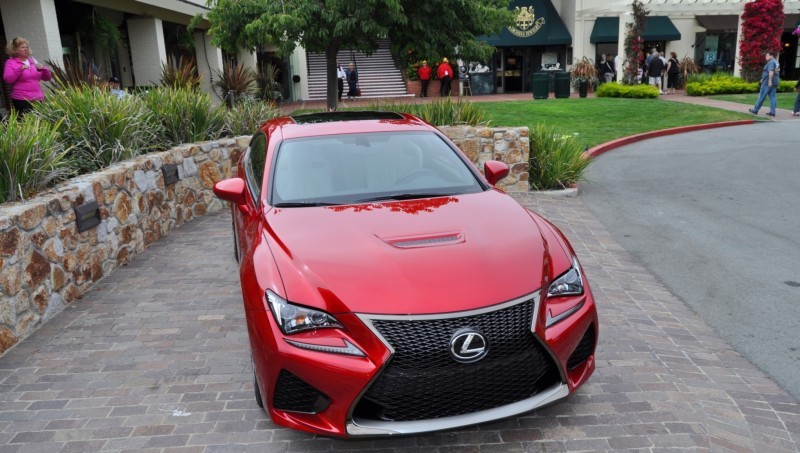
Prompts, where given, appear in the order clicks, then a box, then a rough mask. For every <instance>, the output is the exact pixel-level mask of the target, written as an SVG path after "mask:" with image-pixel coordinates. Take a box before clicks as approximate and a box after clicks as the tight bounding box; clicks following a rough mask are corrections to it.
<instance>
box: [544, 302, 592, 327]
mask: <svg viewBox="0 0 800 453" xmlns="http://www.w3.org/2000/svg"><path fill="white" fill-rule="evenodd" d="M585 303H586V298H585V297H584V298H583V299H581V301H580V303H578V305H575V306H574V307H572V308H570V309H569V310H567V311H565V312H564V313H561V314H560V315H558V316H552V315H551V314H550V310H547V322H545V325H544V327H545V328H547V327H550V326H552V325H554V324H558V323H559V322H561V321H563V320H565V319H567V318H569V317H570V316H572V315H574V314H575V313H577V312H578V310H580V309H581V308H583V305H584V304H585Z"/></svg>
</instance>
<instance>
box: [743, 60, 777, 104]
mask: <svg viewBox="0 0 800 453" xmlns="http://www.w3.org/2000/svg"><path fill="white" fill-rule="evenodd" d="M776 55H777V53H776V52H774V51H769V52H767V53H766V55H764V59H766V60H767V63H766V64H765V65H764V70H763V71H762V72H761V91H759V93H758V99H756V104H755V105H754V106H753V108H751V109H748V110H747V111H748V112H750V113H752V114H753V115H758V110H759V109H760V108H761V105H762V104H764V99H766V98H767V96H769V112H767V115H769V116H775V109H776V108H777V104H778V99H777V96H776V93H777V91H778V83H779V82H780V77H779V76H778V62H777V61H776V60H775V56H776Z"/></svg>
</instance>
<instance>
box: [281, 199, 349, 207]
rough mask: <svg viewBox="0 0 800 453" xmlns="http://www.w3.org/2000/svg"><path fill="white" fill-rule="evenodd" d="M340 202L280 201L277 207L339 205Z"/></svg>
mask: <svg viewBox="0 0 800 453" xmlns="http://www.w3.org/2000/svg"><path fill="white" fill-rule="evenodd" d="M339 204H340V203H325V202H322V201H290V202H286V203H278V204H276V205H275V206H274V207H276V208H310V207H314V206H339Z"/></svg>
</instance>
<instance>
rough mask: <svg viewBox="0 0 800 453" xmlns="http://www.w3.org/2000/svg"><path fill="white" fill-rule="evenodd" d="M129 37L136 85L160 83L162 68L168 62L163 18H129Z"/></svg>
mask: <svg viewBox="0 0 800 453" xmlns="http://www.w3.org/2000/svg"><path fill="white" fill-rule="evenodd" d="M128 39H129V41H130V46H131V60H133V78H134V81H135V83H136V86H148V85H151V86H152V85H158V84H159V83H160V81H161V68H162V66H163V65H164V64H166V62H167V47H166V45H165V44H164V26H163V24H162V22H161V19H156V18H153V17H132V18H130V19H128Z"/></svg>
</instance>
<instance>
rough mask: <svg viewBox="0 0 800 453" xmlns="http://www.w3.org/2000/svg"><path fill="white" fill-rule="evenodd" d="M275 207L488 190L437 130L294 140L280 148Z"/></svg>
mask: <svg viewBox="0 0 800 453" xmlns="http://www.w3.org/2000/svg"><path fill="white" fill-rule="evenodd" d="M272 181H273V182H272V187H273V190H272V197H271V198H272V199H271V204H272V205H273V206H284V207H295V206H297V207H302V206H321V205H331V204H351V203H361V202H369V201H378V200H407V199H412V198H425V197H433V196H449V195H458V194H464V193H474V192H480V191H483V190H484V187H483V186H482V185H481V183H480V182H479V180H478V178H477V177H476V175H475V174H473V172H472V171H471V169H470V168H469V166H468V165H467V164H466V163H465V162H464V161H463V160H462V159H461V158H460V157H459V155H458V154H457V152H456V151H454V150H453V149H451V148H450V146H448V144H447V143H446V142H445V141H444V140H442V139H441V138H440V137H439V136H438V135H436V134H435V133H433V132H403V133H397V132H394V133H391V132H382V133H369V134H350V135H347V134H344V135H330V136H323V137H311V138H302V139H292V140H286V141H285V142H283V143H282V144H281V146H280V148H279V149H278V152H277V157H276V161H275V165H274V171H273V173H272Z"/></svg>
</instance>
